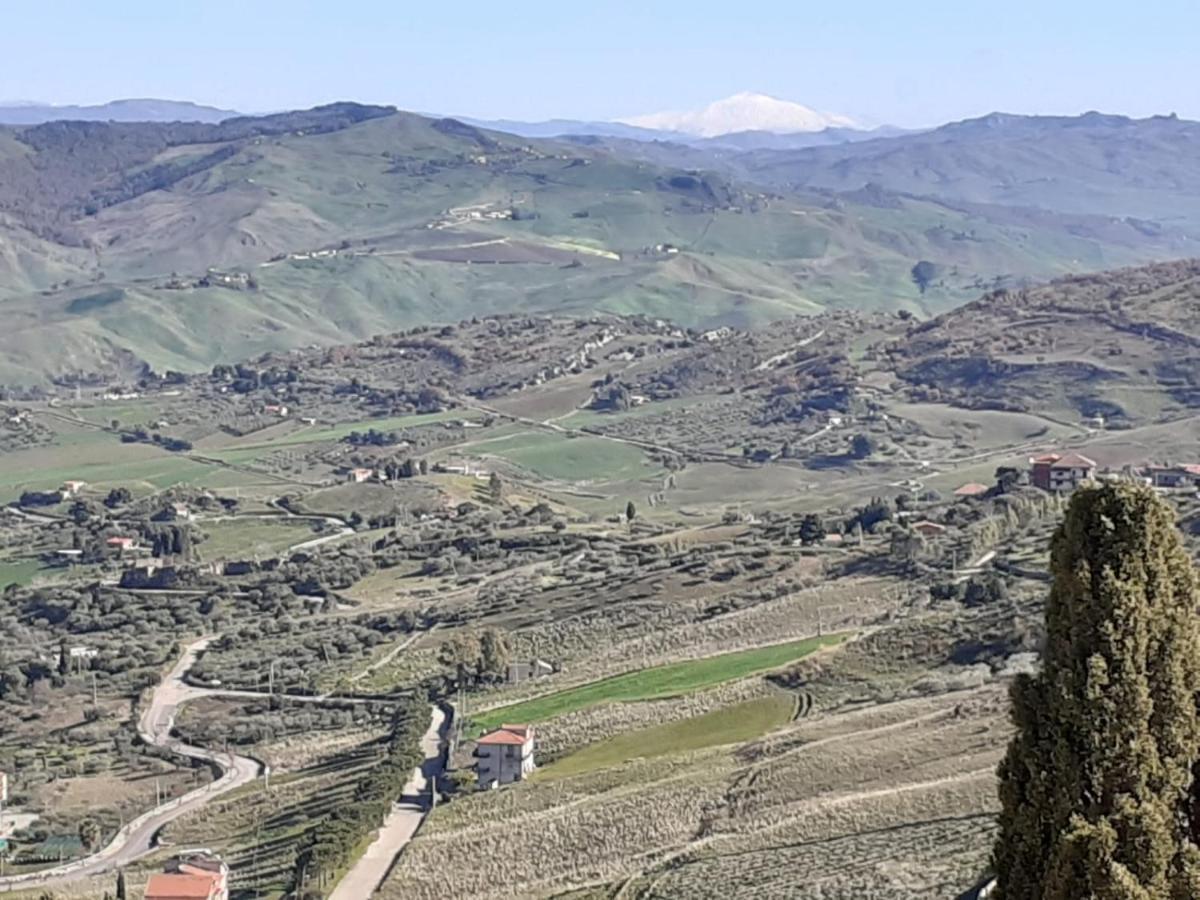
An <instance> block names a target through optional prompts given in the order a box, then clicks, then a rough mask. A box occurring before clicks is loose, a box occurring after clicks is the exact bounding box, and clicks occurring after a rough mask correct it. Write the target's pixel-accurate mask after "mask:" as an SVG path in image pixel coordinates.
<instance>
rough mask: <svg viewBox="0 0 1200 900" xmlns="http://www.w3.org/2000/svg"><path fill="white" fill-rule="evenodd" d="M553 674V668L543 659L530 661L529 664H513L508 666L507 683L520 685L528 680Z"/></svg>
mask: <svg viewBox="0 0 1200 900" xmlns="http://www.w3.org/2000/svg"><path fill="white" fill-rule="evenodd" d="M553 674H554V666H552V665H551V664H550V663H548V662H546V661H545V660H544V659H532V660H530V661H529V662H514V663H509V664H508V683H509V684H520V683H521V682H522V681H528V680H529V679H530V678H544V677H545V676H547V675H553Z"/></svg>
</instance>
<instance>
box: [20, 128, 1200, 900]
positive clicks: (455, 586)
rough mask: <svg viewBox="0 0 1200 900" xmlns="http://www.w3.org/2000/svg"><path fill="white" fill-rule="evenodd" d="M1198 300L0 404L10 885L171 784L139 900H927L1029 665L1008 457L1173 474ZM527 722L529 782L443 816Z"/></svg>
mask: <svg viewBox="0 0 1200 900" xmlns="http://www.w3.org/2000/svg"><path fill="white" fill-rule="evenodd" d="M382 121H386V119H383V120H382ZM475 221H478V220H475ZM496 221H500V220H496ZM472 227H479V226H475V225H473V226H472ZM489 246H494V245H487V244H485V245H484V249H485V250H486V248H487V247H489ZM379 252H385V251H379ZM490 252H495V251H490ZM340 255H341V253H340V251H339V253H338V254H335V256H334V257H332V259H334V260H338V259H339V258H340ZM369 255H370V254H368V256H369ZM320 259H321V258H320V257H318V260H320ZM598 260H600V261H598V262H597V263H596V265H597V266H598V265H601V264H602V263H604V262H605V261H604V260H602V258H598ZM268 262H269V261H268ZM312 262H313V261H312V260H311V259H310V260H288V261H278V262H276V263H274V264H271V265H267V266H264V267H262V268H260V270H259V271H260V272H262V273H269V272H271V271H272V270H275V269H279V270H286V269H287V267H289V266H293V265H303V264H311V263H312ZM345 262H347V263H348V262H349V260H345ZM609 262H612V263H613V264H614V265H615V264H617V263H616V261H609ZM322 264H326V263H322ZM471 267H472V268H476V267H477V266H476V264H474V263H472V264H471ZM478 268H481V269H483V268H486V269H488V270H500V269H502V268H503V267H502V264H499V263H494V264H482V265H479V266H478ZM259 277H261V278H262V280H263V281H266V279H267V278H268V277H270V276H268V275H266V274H263V275H261V276H259ZM1197 283H1198V281H1197V274H1196V272H1195V269H1194V266H1193V265H1192V264H1190V263H1171V264H1161V265H1155V266H1150V267H1144V268H1138V269H1128V270H1122V271H1117V272H1111V273H1105V274H1104V275H1102V276H1091V275H1083V276H1077V277H1074V278H1069V279H1064V280H1060V281H1056V282H1053V283H1050V284H1048V285H1044V286H1039V287H1031V288H1028V289H1025V288H1014V289H1012V290H1007V291H1006V290H1000V291H996V292H991V293H989V294H987V295H986V296H984V297H982V298H980V299H977V300H976V301H974V303H972V304H970V305H968V306H966V307H963V308H962V309H961V310H953V311H950V312H947V313H945V314H943V315H940V316H938V317H935V318H931V319H928V320H921V319H918V318H916V317H915V316H912V315H909V314H906V313H900V314H898V313H896V312H887V311H875V312H871V311H854V310H849V309H835V310H813V311H811V313H810V314H808V315H804V316H796V317H791V318H788V319H785V320H783V321H780V322H778V323H777V324H775V325H774V326H773V327H770V328H754V329H743V328H739V327H731V326H715V327H706V326H699V327H693V326H688V325H686V324H683V323H674V322H671V321H668V320H666V319H665V318H660V317H657V316H644V315H618V314H605V313H596V312H590V313H588V314H586V315H579V316H570V315H563V314H556V315H542V314H534V313H521V314H515V315H514V314H506V315H477V316H473V317H468V318H464V319H462V320H460V321H458V322H456V323H454V324H439V325H435V326H415V327H410V328H408V329H407V330H403V331H391V332H384V331H381V332H378V333H376V334H374V336H372V337H371V338H369V339H365V340H362V341H359V342H356V343H344V344H330V345H325V346H304V347H296V348H293V349H287V350H281V349H274V350H270V351H267V352H264V353H262V354H261V355H258V356H253V357H245V358H240V359H238V360H235V361H232V362H229V363H217V364H215V365H214V366H212V367H211V368H209V369H208V370H206V371H202V372H194V373H186V372H173V373H172V374H170V375H166V374H164V375H159V374H157V373H149V372H146V371H144V370H143V371H142V372H141V373H140V374H137V373H131V374H127V375H125V376H124V377H123V378H122V379H120V380H118V381H114V382H111V383H108V384H104V385H91V384H79V385H78V386H76V385H74V384H72V385H70V386H69V387H64V386H61V385H60V386H55V385H48V386H47V387H45V388H43V391H44V392H43V393H41V394H36V393H32V392H26V393H21V394H17V393H14V394H12V395H10V399H8V400H7V401H6V402H5V414H4V422H3V423H0V445H2V446H3V454H2V455H0V500H2V501H3V502H4V503H5V504H6V505H5V506H4V507H3V510H2V512H0V573H3V577H4V580H5V581H6V583H8V587H6V588H5V589H4V590H3V593H2V594H0V604H2V605H3V616H0V634H2V635H3V638H4V641H3V645H2V646H3V654H2V656H0V691H2V694H0V732H2V733H3V735H4V737H3V739H0V771H3V772H4V773H5V774H6V775H7V777H8V784H9V800H8V803H7V804H6V807H5V813H4V815H5V817H7V816H9V815H10V814H12V813H14V812H15V813H16V814H17V815H18V816H20V817H24V818H21V819H20V820H17V819H14V820H13V825H12V826H11V827H10V828H9V834H8V839H9V841H10V845H11V848H12V849H11V851H10V853H9V856H8V858H7V860H6V871H5V873H4V874H3V875H0V890H5V891H7V892H8V894H9V895H10V896H14V897H22V896H26V897H37V896H39V895H40V893H41V892H42V890H43V888H42V887H40V886H38V887H32V888H30V887H28V885H29V882H30V879H33V880H34V882H35V883H37V882H36V879H37V878H38V877H39V875H38V873H39V872H41V873H44V874H43V875H42V876H40V877H41V878H42V879H43V881H44V883H45V884H46V886H47V887H49V888H51V889H52V890H53V891H54V893H55V895H56V896H63V897H92V896H102V895H103V892H104V891H108V890H112V886H113V884H114V883H115V881H114V879H115V878H116V872H115V866H114V865H113V864H112V863H110V862H107V861H106V860H107V859H109V858H111V857H109V856H107V855H106V854H109V853H111V852H112V851H106V850H105V849H104V848H106V847H111V846H113V842H114V841H115V840H119V839H120V838H119V834H120V833H121V830H122V827H123V826H124V823H127V822H129V821H131V820H133V819H136V818H137V817H138V816H143V815H146V814H148V813H150V811H151V810H154V809H156V808H158V807H159V806H161V805H163V804H172V803H174V804H176V805H178V804H179V803H180V802H184V801H180V799H179V798H184V797H189V796H192V793H191V792H196V791H199V792H200V794H201V795H202V796H205V797H207V798H208V799H206V800H205V801H204V803H203V805H200V806H197V807H195V808H192V807H190V806H188V805H187V804H186V802H184V805H183V806H182V807H180V809H181V812H180V814H172V815H171V816H169V819H164V820H162V821H161V823H160V824H161V827H157V826H156V828H155V829H154V835H153V840H152V841H150V842H147V843H146V845H145V846H139V847H138V848H137V852H136V853H135V852H132V851H130V852H128V853H126V855H125V856H123V857H122V858H121V862H122V864H123V871H124V876H123V877H124V878H125V879H126V883H127V884H128V885H129V887H130V891H131V895H132V896H140V893H139V892H140V891H142V890H143V885H145V884H146V883H147V881H148V879H149V877H150V876H151V875H152V874H153V873H155V872H158V871H160V870H162V868H163V867H164V865H168V864H169V860H170V859H171V858H173V856H174V855H176V854H178V853H179V852H180V848H188V847H204V848H206V850H208V851H209V852H211V853H214V854H217V855H219V856H220V858H221V860H222V861H223V862H224V864H226V865H228V867H229V878H230V888H231V893H232V896H235V897H247V898H248V897H251V896H259V897H283V896H289V895H296V894H297V893H304V892H307V893H309V894H312V895H316V896H329V895H333V896H339V894H338V893H337V892H338V891H341V892H342V893H341V895H342V896H346V895H347V894H346V892H347V891H350V890H359V889H360V887H355V888H353V889H352V888H350V887H347V885H359V886H361V885H363V884H370V885H372V886H375V887H377V888H378V891H379V894H380V895H381V896H385V897H392V896H394V897H440V896H447V895H449V896H466V895H478V896H491V897H498V898H499V897H512V896H522V897H525V896H528V897H544V896H561V897H573V898H576V897H577V898H600V897H608V898H617V897H625V898H629V897H642V898H652V897H702V896H711V895H712V892H713V891H714V890H716V891H719V892H720V893H722V894H727V895H730V896H746V897H750V896H756V897H757V896H795V897H806V898H814V900H817V898H831V897H843V896H850V895H861V896H868V895H869V896H878V897H881V898H896V900H900V898H906V900H907V898H913V900H915V898H918V897H929V896H956V895H957V894H958V893H961V892H962V891H965V890H967V889H968V888H969V887H970V886H971V885H972V884H973V883H975V882H976V881H977V880H979V879H980V878H981V877H982V876H983V875H985V873H986V872H987V870H988V851H989V848H990V846H991V841H992V839H993V835H994V833H995V813H996V810H997V800H996V776H995V770H996V765H997V763H998V761H999V758H1000V755H1001V753H1002V752H1003V749H1004V746H1005V744H1006V742H1007V740H1008V737H1009V735H1010V731H1011V729H1010V725H1009V722H1008V717H1007V708H1008V707H1007V699H1006V694H1007V690H1008V687H1009V685H1010V683H1011V681H1012V678H1013V676H1014V675H1015V674H1017V673H1020V672H1026V671H1030V670H1031V669H1032V668H1033V667H1034V665H1035V663H1036V659H1037V653H1038V649H1039V646H1040V641H1041V634H1042V632H1041V629H1042V618H1041V614H1042V605H1043V602H1044V596H1045V590H1046V580H1047V576H1046V573H1045V567H1046V553H1047V548H1048V541H1049V537H1050V534H1051V532H1052V531H1053V529H1054V527H1055V526H1056V523H1057V521H1058V519H1059V516H1060V515H1061V510H1062V508H1063V504H1064V497H1063V495H1061V494H1058V493H1052V492H1048V491H1046V490H1044V489H1042V488H1041V487H1038V486H1037V483H1036V479H1037V478H1038V477H1039V476H1037V475H1035V474H1034V472H1033V467H1032V465H1031V463H1030V459H1031V457H1040V456H1043V455H1045V454H1049V453H1053V454H1057V455H1058V457H1069V455H1070V454H1082V455H1083V456H1085V457H1086V458H1087V460H1088V461H1090V462H1091V463H1092V465H1093V466H1094V473H1095V474H1096V475H1097V476H1100V477H1112V478H1127V477H1134V476H1135V475H1136V476H1137V477H1141V473H1149V474H1147V475H1146V477H1150V478H1158V477H1159V475H1158V474H1156V473H1157V472H1158V471H1159V469H1162V470H1163V472H1168V470H1170V467H1171V466H1175V467H1182V466H1184V464H1192V463H1195V462H1196V460H1195V459H1194V456H1193V454H1194V448H1195V446H1196V441H1197V438H1200V417H1198V416H1197V414H1196V401H1195V397H1194V395H1193V394H1192V393H1191V392H1190V391H1188V390H1187V389H1186V378H1185V377H1183V376H1181V374H1180V373H1182V372H1186V371H1190V369H1192V368H1194V366H1193V364H1192V362H1191V356H1190V353H1191V350H1190V348H1191V347H1192V344H1193V343H1194V341H1195V340H1196V329H1195V323H1194V322H1193V321H1192V318H1191V311H1192V310H1194V309H1195V306H1196V292H1197ZM197 290H200V289H197ZM1152 361H1153V362H1152ZM1099 369H1103V371H1104V372H1106V373H1108V374H1107V375H1106V377H1104V378H1097V377H1096V376H1095V372H1096V371H1097V370H1099ZM980 373H983V374H980ZM1155 466H1157V467H1158V468H1155ZM1180 471H1183V469H1182V468H1180ZM1162 477H1164V478H1165V477H1167V475H1165V474H1164V475H1163V476H1162ZM1184 477H1186V476H1184ZM1166 494H1167V496H1169V497H1170V499H1171V501H1172V502H1173V504H1174V505H1175V506H1176V508H1177V510H1178V512H1179V515H1180V517H1181V520H1182V522H1183V526H1184V530H1185V534H1186V535H1187V539H1188V541H1189V542H1191V543H1190V546H1192V548H1193V550H1195V549H1196V548H1197V545H1196V544H1195V534H1196V531H1195V528H1194V523H1195V522H1196V521H1197V520H1198V518H1200V505H1198V501H1197V495H1196V491H1195V487H1194V485H1193V486H1192V487H1191V488H1187V487H1183V488H1181V489H1175V490H1168V491H1167V492H1166ZM188 648H190V649H188ZM172 685H174V688H173V689H174V691H175V694H176V696H175V700H174V701H172V703H173V708H174V714H173V715H172V716H170V719H169V722H167V724H166V725H165V731H164V734H163V739H162V741H159V740H157V739H155V740H146V739H145V738H144V736H143V735H141V734H140V732H139V722H143V723H144V722H146V721H147V720H148V719H147V717H150V719H153V720H154V721H155V722H157V723H159V724H162V722H163V721H164V720H163V717H162V716H161V715H157V714H155V713H154V710H156V709H159V708H160V707H161V705H162V703H164V702H165V701H164V700H163V697H164V694H163V691H164V690H166V689H167V687H169V686H172ZM184 698H186V701H185V699H184ZM431 709H432V710H436V713H434V717H435V724H436V720H438V717H441V719H440V722H441V729H440V732H439V731H438V729H435V732H436V733H435V734H434V738H435V740H434V741H433V744H432V745H430V746H433V747H434V750H435V751H436V753H433V751H430V750H429V749H428V747H422V738H423V737H426V738H427V735H428V733H429V731H428V730H429V729H430V721H431V720H430V717H431ZM514 722H515V723H520V724H521V726H522V727H527V728H532V729H534V730H535V733H536V767H535V768H534V770H533V771H532V773H531V774H529V775H528V777H526V778H523V779H522V780H519V781H517V782H516V783H512V784H504V785H503V786H500V787H498V788H497V789H494V790H476V788H477V787H478V775H477V771H478V766H477V760H478V756H477V753H478V752H479V748H480V746H481V744H480V743H479V742H480V739H481V738H482V737H484V736H485V735H487V734H489V733H494V730H495V729H501V730H503V729H504V728H508V727H510V725H509V723H514ZM156 727H157V726H156ZM512 727H516V726H512ZM437 733H440V734H442V736H443V738H444V740H441V741H438V740H436V737H437ZM425 743H428V738H427V740H426V741H425ZM185 745H186V747H191V748H200V750H201V751H203V753H208V754H211V755H210V756H209V757H208V758H205V756H204V755H203V754H197V753H195V752H194V751H193V750H186V748H185ZM231 758H232V759H237V760H248V761H250V765H251V766H252V769H248V770H247V771H246V772H242V771H241V769H240V768H238V767H234V772H235V776H236V777H235V776H231V775H230V774H228V772H227V770H228V768H229V767H228V764H227V763H226V762H223V761H224V760H228V759H231ZM427 758H428V760H429V761H426V760H427ZM415 766H425V767H426V773H425V775H424V776H421V778H417V777H415V776H414V775H413V769H414V767H415ZM268 772H269V777H268V774H267V773H268ZM231 777H234V778H235V780H234V781H229V779H230V778H231ZM222 779H226V781H225V782H222ZM424 779H429V780H424ZM222 784H227V785H229V787H228V789H227V790H225V791H222V790H219V789H218V788H217V787H214V786H219V785H222ZM406 785H408V786H407V787H406ZM435 796H436V801H437V802H436V804H435V803H434V797H435ZM394 801H395V802H398V805H395V806H393V802H394ZM152 815H153V814H152ZM29 817H33V818H32V819H30V818H29ZM385 821H387V822H389V823H392V822H395V823H399V824H396V825H395V826H392V825H388V826H386V827H385V832H384V833H385V834H386V835H391V834H396V835H400V837H395V838H390V837H389V838H380V839H379V840H378V842H377V841H376V838H375V834H376V830H377V829H378V828H379V827H380V826H381V825H382V824H383V823H384V822H385ZM18 822H19V823H20V824H18ZM417 823H419V825H418V824H417ZM2 826H3V822H0V827H2ZM410 829H411V830H415V836H410V835H411V831H410ZM81 836H86V837H87V838H88V842H87V843H86V844H85V843H84V842H83V838H82V837H81ZM68 845H70V849H67V850H54V851H53V854H54V855H47V854H51V851H50V850H49V849H46V848H50V847H54V848H60V847H67V846H68ZM368 846H371V847H373V848H374V849H372V850H371V851H367V847H368ZM397 852H399V856H398V857H396V856H395V854H396V853H397ZM59 853H67V854H69V855H67V856H62V857H60V856H58V855H57V854H59ZM380 854H383V857H382V860H383V862H381V856H380ZM71 860H77V861H75V862H72V861H71ZM84 860H91V862H82V861H84ZM360 860H361V862H360ZM63 866H67V867H68V868H67V869H66V870H64V869H63V868H62V867H63ZM348 873H350V874H348ZM14 877H15V878H16V879H18V880H6V879H12V878H14ZM347 879H349V880H347ZM339 885H342V886H341V887H339Z"/></svg>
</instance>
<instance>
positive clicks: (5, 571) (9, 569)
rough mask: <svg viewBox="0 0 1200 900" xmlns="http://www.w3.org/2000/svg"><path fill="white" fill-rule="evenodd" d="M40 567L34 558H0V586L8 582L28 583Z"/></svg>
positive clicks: (4, 585) (39, 563) (2, 586)
mask: <svg viewBox="0 0 1200 900" xmlns="http://www.w3.org/2000/svg"><path fill="white" fill-rule="evenodd" d="M41 568H42V564H41V562H40V561H38V560H36V559H5V560H0V588H4V587H6V586H7V585H10V584H29V582H30V581H32V580H33V576H34V575H36V574H37V573H38V571H39V570H40V569H41Z"/></svg>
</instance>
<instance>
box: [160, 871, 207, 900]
mask: <svg viewBox="0 0 1200 900" xmlns="http://www.w3.org/2000/svg"><path fill="white" fill-rule="evenodd" d="M219 880H220V879H219V877H218V876H216V875H175V874H167V873H161V872H160V873H158V874H155V875H151V876H150V880H149V881H148V882H146V891H145V894H144V895H143V896H144V897H145V900H208V898H209V897H211V896H212V895H213V893H214V891H215V889H216V886H217V883H218V882H219Z"/></svg>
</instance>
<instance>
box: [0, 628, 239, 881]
mask: <svg viewBox="0 0 1200 900" xmlns="http://www.w3.org/2000/svg"><path fill="white" fill-rule="evenodd" d="M211 641H212V638H211V637H209V638H203V639H201V640H199V641H196V642H194V643H192V644H190V645H189V646H188V647H186V648H185V649H184V652H183V655H182V656H180V658H179V661H178V662H176V663H175V666H174V667H173V668H172V669H171V671H170V672H168V673H167V675H166V677H165V678H164V679H163V681H162V683H161V684H160V685H159V686H158V687H157V688H156V689H155V691H154V695H153V697H152V698H151V700H150V705H149V706H148V707H146V710H145V712H143V713H142V716H141V718H140V719H139V720H138V733H139V734H140V735H141V736H142V739H143V740H145V741H146V742H148V743H151V744H154V745H156V746H159V747H167V748H169V749H171V750H173V751H175V752H177V753H181V754H183V755H185V756H190V757H192V758H194V759H202V760H206V761H209V762H212V763H215V764H216V765H217V766H218V768H220V769H221V772H222V775H221V777H220V778H218V779H217V780H216V781H214V782H212V783H211V784H208V785H205V786H204V787H202V788H197V789H196V790H194V791H191V792H189V793H187V794H184V795H183V796H181V797H177V798H175V799H174V800H171V801H169V802H168V803H164V804H163V805H161V806H157V807H155V808H154V809H152V810H150V811H149V812H147V813H143V814H142V815H141V816H138V817H137V818H136V819H134V820H133V821H131V822H130V823H129V824H128V825H126V826H125V827H124V828H122V829H121V830H120V831H119V832H118V833H117V836H116V837H115V838H113V840H112V842H111V843H109V845H108V846H107V847H105V848H104V849H102V850H100V851H98V852H97V853H94V854H92V855H91V856H89V857H86V858H85V859H81V860H77V861H76V862H72V863H68V864H66V865H64V866H56V867H55V868H53V869H47V870H45V871H42V872H34V873H30V874H27V875H14V876H11V877H8V878H0V892H6V891H12V890H19V889H26V888H42V887H46V888H49V887H51V886H53V885H56V884H62V883H65V882H69V881H74V880H76V879H79V878H85V877H87V876H89V875H99V874H102V873H104V872H111V871H114V870H116V869H118V868H121V867H123V866H127V865H129V864H130V863H132V862H134V861H135V860H137V859H140V858H141V857H143V856H146V855H147V854H148V853H150V852H151V851H152V850H153V849H154V846H155V836H156V835H157V834H158V832H159V831H160V830H161V829H162V827H163V826H164V825H166V824H167V823H169V822H173V821H174V820H175V819H178V818H179V817H180V816H182V815H185V814H186V813H189V812H192V811H193V810H195V809H198V808H200V807H202V806H204V805H205V804H206V803H209V802H211V801H212V800H214V799H216V798H217V797H219V796H221V795H222V794H225V793H228V792H229V791H232V790H236V789H237V788H239V787H241V786H242V785H244V784H248V783H250V782H251V781H253V780H254V779H255V778H257V777H258V776H259V774H260V773H261V770H262V764H261V763H259V762H258V760H255V759H251V758H250V757H248V756H238V755H237V754H233V753H219V752H216V751H213V750H207V749H205V748H203V747H193V746H191V745H190V744H184V743H182V742H181V741H177V740H174V739H172V738H171V728H172V726H173V725H174V722H175V714H176V711H177V710H178V709H179V707H180V706H182V705H183V704H184V703H186V702H187V701H188V700H193V699H195V698H196V697H197V696H204V695H205V693H206V690H205V689H204V688H194V687H191V686H189V685H187V684H185V683H184V681H183V676H184V673H186V672H187V670H188V669H190V668H191V667H192V665H193V664H194V663H195V662H196V657H197V656H199V654H200V653H201V652H202V651H203V650H204V648H205V647H207V646H208V644H209V642H211Z"/></svg>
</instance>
